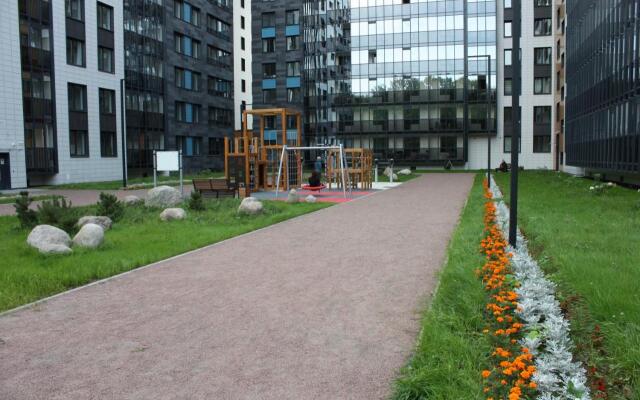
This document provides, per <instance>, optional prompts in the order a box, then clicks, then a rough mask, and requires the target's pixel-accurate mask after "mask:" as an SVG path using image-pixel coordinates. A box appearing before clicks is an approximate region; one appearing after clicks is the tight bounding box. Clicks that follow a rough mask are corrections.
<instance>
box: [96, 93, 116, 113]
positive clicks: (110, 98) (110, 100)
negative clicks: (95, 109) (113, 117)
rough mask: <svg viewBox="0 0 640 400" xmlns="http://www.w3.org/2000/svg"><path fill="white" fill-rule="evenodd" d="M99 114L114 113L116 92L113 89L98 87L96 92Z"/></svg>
mask: <svg viewBox="0 0 640 400" xmlns="http://www.w3.org/2000/svg"><path fill="white" fill-rule="evenodd" d="M98 96H99V103H100V104H99V106H100V114H115V113H116V92H115V90H109V89H100V90H99V92H98Z"/></svg>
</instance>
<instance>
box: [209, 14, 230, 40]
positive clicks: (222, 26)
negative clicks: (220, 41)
mask: <svg viewBox="0 0 640 400" xmlns="http://www.w3.org/2000/svg"><path fill="white" fill-rule="evenodd" d="M207 30H208V31H209V32H210V33H213V34H216V35H218V36H222V37H224V38H229V37H230V36H231V25H229V24H227V23H226V22H222V21H221V20H219V19H218V18H216V17H214V16H213V15H209V16H208V18H207Z"/></svg>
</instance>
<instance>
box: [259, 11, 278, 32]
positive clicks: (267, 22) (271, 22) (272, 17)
mask: <svg viewBox="0 0 640 400" xmlns="http://www.w3.org/2000/svg"><path fill="white" fill-rule="evenodd" d="M274 26H276V13H274V12H266V13H262V27H263V28H272V27H274Z"/></svg>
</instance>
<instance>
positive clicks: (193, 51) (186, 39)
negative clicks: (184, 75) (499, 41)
mask: <svg viewBox="0 0 640 400" xmlns="http://www.w3.org/2000/svg"><path fill="white" fill-rule="evenodd" d="M174 40H175V45H176V52H178V53H180V54H184V55H185V56H188V57H193V58H198V57H199V54H200V42H199V41H198V40H195V39H193V38H191V37H190V36H187V35H182V34H180V33H177V32H176V33H175V34H174Z"/></svg>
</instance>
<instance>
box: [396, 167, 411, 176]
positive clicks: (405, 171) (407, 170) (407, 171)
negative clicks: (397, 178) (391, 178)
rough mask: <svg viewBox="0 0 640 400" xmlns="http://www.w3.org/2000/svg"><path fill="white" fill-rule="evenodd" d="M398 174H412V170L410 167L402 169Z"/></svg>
mask: <svg viewBox="0 0 640 400" xmlns="http://www.w3.org/2000/svg"><path fill="white" fill-rule="evenodd" d="M398 175H411V170H410V169H409V168H405V169H401V170H400V171H398Z"/></svg>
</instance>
